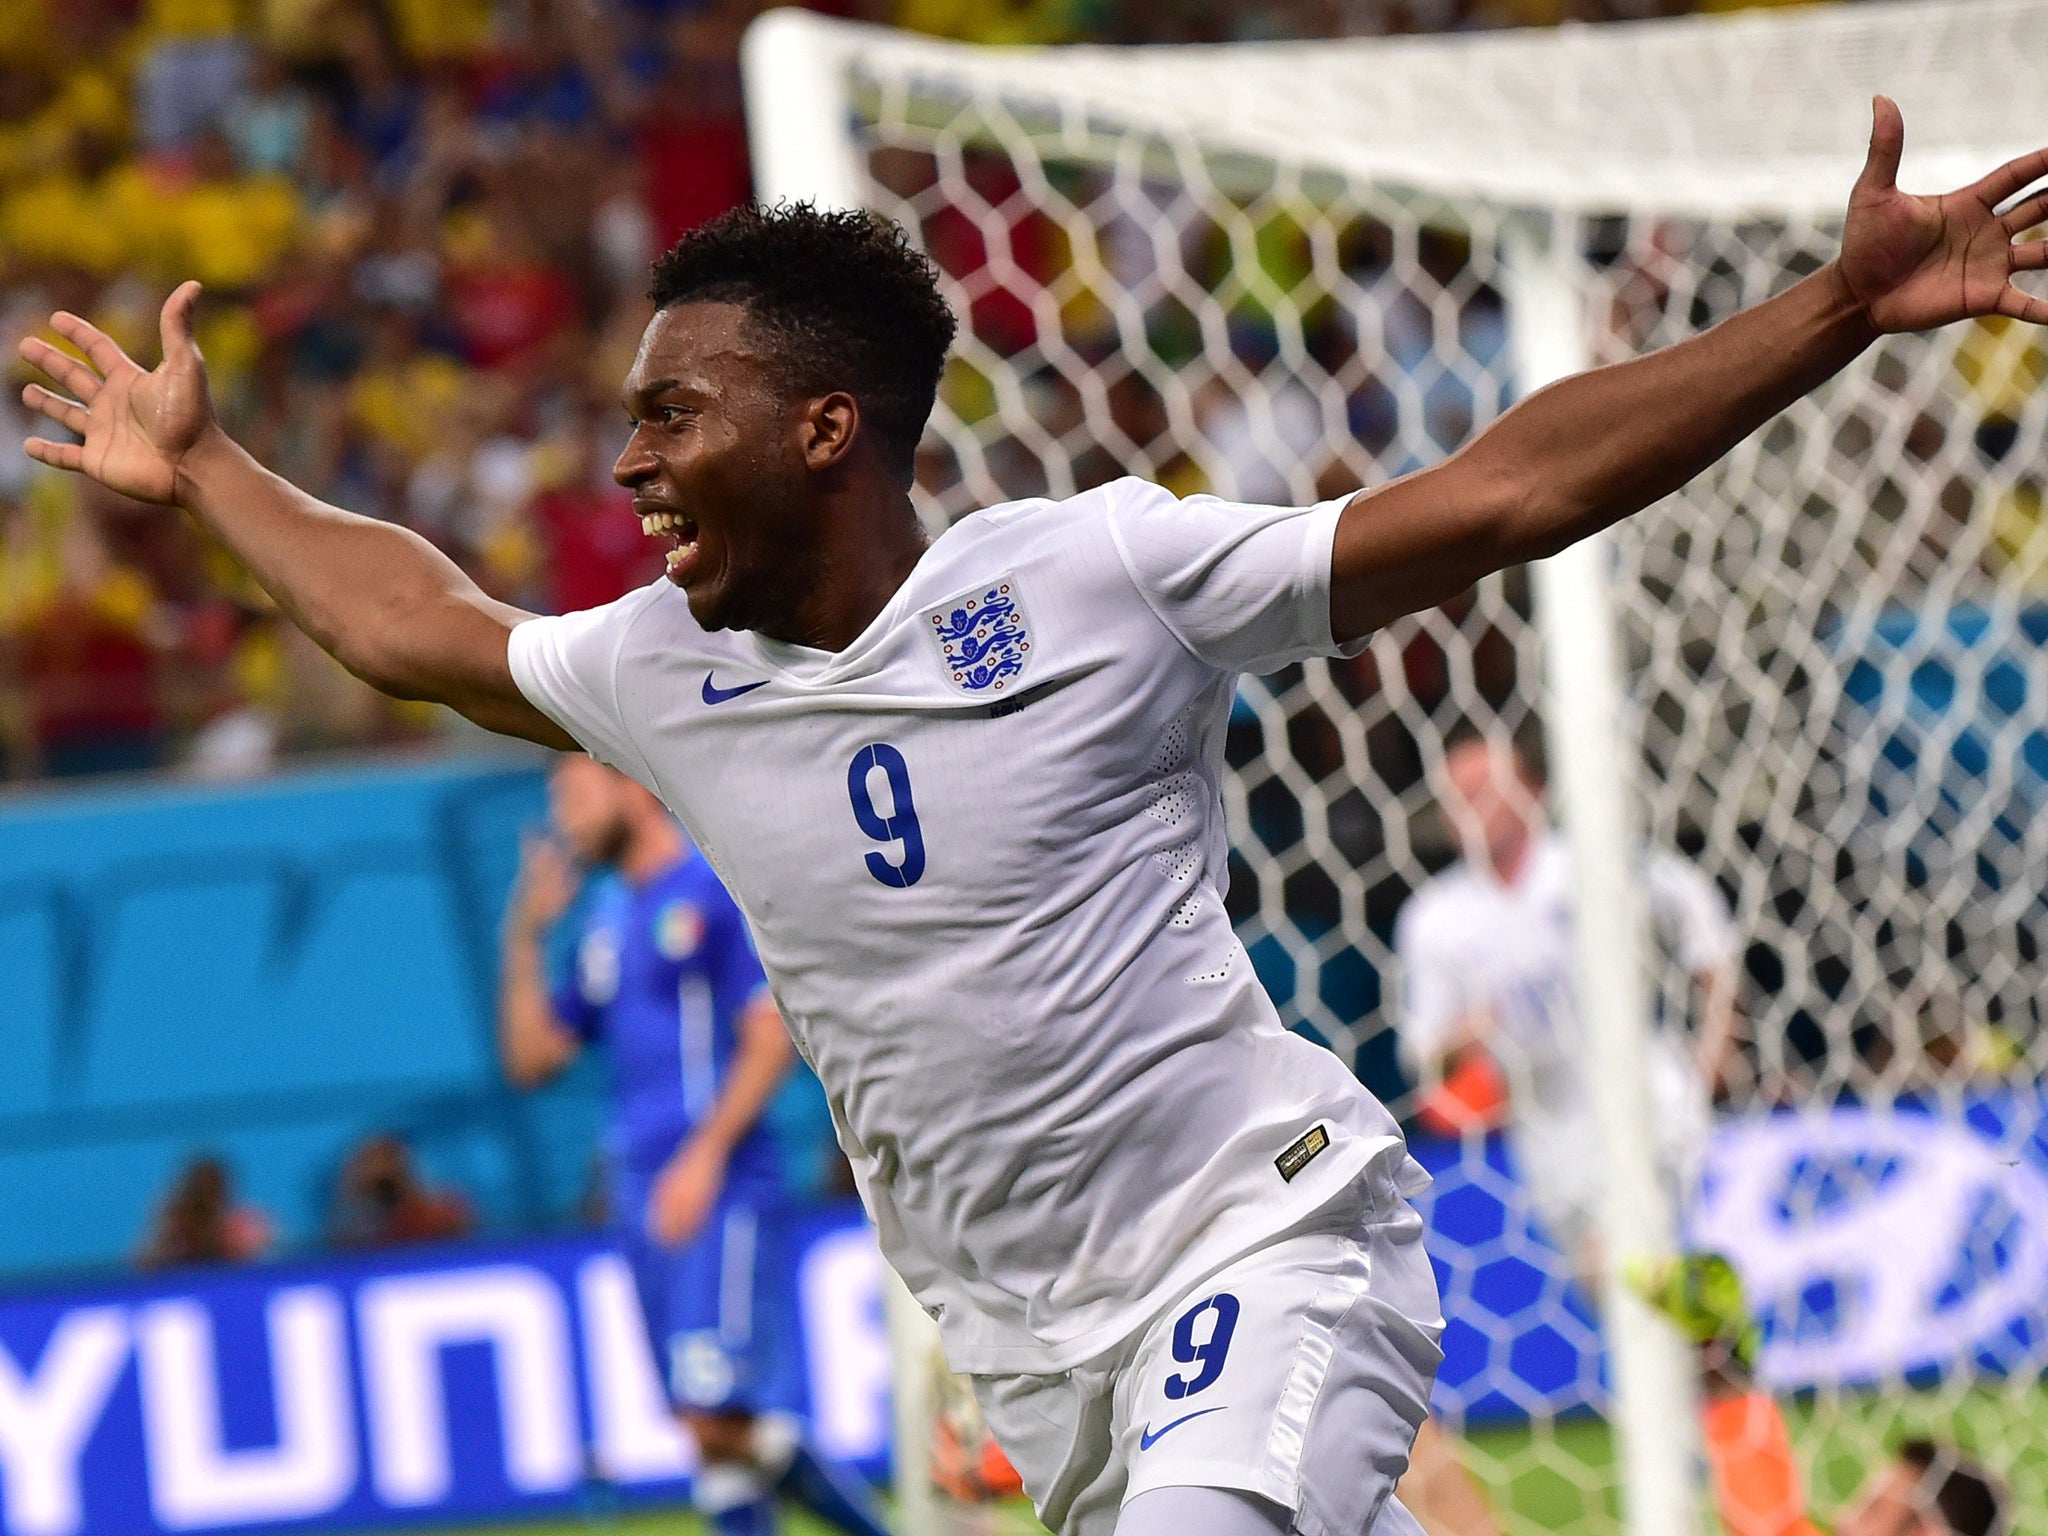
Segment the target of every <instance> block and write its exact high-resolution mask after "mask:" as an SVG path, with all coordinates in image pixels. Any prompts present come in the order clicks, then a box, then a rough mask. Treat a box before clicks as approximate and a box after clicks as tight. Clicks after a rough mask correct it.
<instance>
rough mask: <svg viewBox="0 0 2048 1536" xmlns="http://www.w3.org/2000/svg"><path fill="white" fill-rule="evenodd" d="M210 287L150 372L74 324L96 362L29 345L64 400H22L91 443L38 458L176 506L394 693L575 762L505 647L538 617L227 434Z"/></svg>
mask: <svg viewBox="0 0 2048 1536" xmlns="http://www.w3.org/2000/svg"><path fill="white" fill-rule="evenodd" d="M198 298H199V285H198V284H197V283H186V284H185V285H184V286H183V287H181V288H179V289H178V291H177V292H175V293H173V294H172V295H171V296H170V298H169V299H168V300H166V301H165V303H164V309H163V317H162V331H163V346H164V360H163V362H162V363H161V364H160V365H159V366H158V367H157V368H156V369H155V370H154V371H153V372H148V373H145V372H144V371H143V370H142V369H141V368H140V367H138V366H137V365H136V364H135V362H134V361H133V360H132V359H131V358H130V357H129V356H128V355H127V354H126V353H125V352H123V351H122V350H121V349H120V347H118V346H116V345H115V344H114V342H113V341H112V340H111V339H110V338H109V337H107V336H106V335H105V334H104V333H103V332H101V331H99V330H98V329H96V328H95V327H93V326H91V325H89V324H87V323H86V322H85V321H83V320H81V319H79V318H78V317H77V316H76V315H70V314H59V315H56V316H53V317H52V319H51V322H50V323H51V325H52V327H53V328H54V329H55V330H56V331H57V333H58V334H59V335H60V336H62V337H64V338H65V339H66V340H67V341H70V342H72V343H74V344H75V345H76V346H77V347H78V349H79V350H80V351H81V352H83V353H84V354H85V356H86V358H87V359H88V360H89V362H90V364H91V366H90V367H88V366H87V365H86V363H81V362H79V361H78V359H76V358H74V357H72V356H70V355H69V354H68V353H65V352H62V351H59V350H58V349H57V348H56V347H53V346H51V345H50V344H49V343H48V342H46V341H43V340H41V339H39V338H35V337H31V338H29V339H28V340H26V341H24V342H23V343H22V344H21V352H22V356H23V357H25V358H27V359H28V361H29V362H31V363H33V364H34V365H35V366H36V367H37V368H39V369H41V370H42V371H43V372H44V373H45V374H46V375H48V376H49V377H50V378H51V379H52V380H53V381H54V382H55V383H56V384H57V385H58V387H59V388H60V389H61V390H63V391H64V393H62V394H58V393H56V392H54V391H52V390H49V389H45V388H44V387H43V386H42V385H40V384H31V385H29V386H28V388H27V389H26V390H24V391H23V393H22V398H23V399H24V400H25V401H26V402H27V403H28V404H29V405H30V406H32V407H34V408H35V409H36V410H38V411H40V412H42V414H43V415H45V416H47V417H49V418H50V419H51V420H52V421H54V422H56V423H57V424H58V425H59V426H61V427H64V428H66V429H68V430H70V431H72V432H74V433H76V434H78V435H79V436H80V437H82V438H83V439H84V441H83V442H82V443H54V442H48V441H45V440H43V439H40V438H31V439H29V441H28V443H27V445H26V446H27V449H28V452H29V455H30V457H32V458H35V459H38V460H40V461H41V462H43V463H45V464H49V465H53V466H55V467H56V468H58V469H69V470H76V471H78V472H79V473H82V474H86V475H90V476H91V477H92V478H93V479H95V480H98V481H100V482H101V483H102V484H103V485H105V486H107V487H108V488H109V489H111V490H115V491H119V492H121V493H122V494H123V495H126V496H133V497H135V498H137V499H138V500H141V501H156V502H175V503H176V504H178V505H179V506H182V507H184V508H185V509H186V510H188V511H189V512H191V513H192V515H193V516H194V517H196V518H197V519H198V520H199V522H200V524H201V525H202V526H203V527H205V528H206V529H207V530H208V531H209V532H211V533H212V534H214V535H215V536H216V537H217V538H219V539H220V541H221V542H222V543H223V544H225V545H227V547H228V548H229V549H231V550H233V551H234V553H235V554H236V555H237V556H238V557H239V558H240V559H241V561H242V562H243V564H245V565H247V566H248V567H249V570H250V571H251V573H253V574H254V576H255V577H256V579H257V581H258V582H260V583H261V584H262V586H263V589H264V590H265V591H266V592H268V593H269V594H270V595H271V596H272V597H274V598H275V599H277V602H278V606H279V607H281V608H283V609H284V611H285V612H286V613H287V614H288V615H290V617H291V619H292V621H293V622H294V623H296V624H297V625H298V626H299V627H300V628H301V629H303V630H305V632H306V633H307V634H308V635H310V636H312V638H313V639H314V641H316V642H317V643H318V644H319V645H320V647H321V648H322V649H323V650H325V651H327V652H328V653H329V654H330V655H332V656H333V657H334V658H335V659H336V660H337V661H339V662H340V663H341V664H342V665H343V666H345V667H347V668H348V669H349V671H351V672H353V673H355V674H356V676H358V677H360V678H362V679H363V680H364V681H365V682H367V683H369V684H370V685H371V686H373V687H375V688H379V689H381V690H383V691H384V692H385V693H389V694H393V695H395V696H397V697H399V698H406V699H429V700H432V701H433V702H435V703H438V704H446V705H448V706H449V707H450V708H452V709H456V710H459V711H460V712H461V713H463V714H465V715H467V716H468V717H469V718H470V719H472V720H474V721H475V722H476V723H477V724H479V725H482V726H485V727H487V728H488V729H490V730H494V731H502V732H504V733H506V734H507V735H512V736H524V737H527V738H528V739H529V740H532V741H538V742H541V743H543V744H545V745H547V746H551V747H564V748H568V747H573V746H574V743H573V742H571V741H570V740H569V738H568V736H567V735H566V734H564V732H563V731H562V730H561V728H560V727H559V726H557V725H556V724H555V723H554V722H553V721H551V720H549V719H548V718H547V717H546V716H545V715H543V714H542V713H541V712H540V711H539V710H537V709H535V708H534V707H533V706H532V705H531V704H529V703H527V702H526V700H525V698H524V697H523V696H522V695H521V694H520V692H519V688H518V686H517V684H515V683H514V682H513V680H512V672H511V667H510V665H509V663H508V661H507V659H506V641H507V638H508V637H509V636H510V634H511V633H512V627H513V626H514V625H515V624H517V623H518V622H519V621H520V620H521V619H523V618H526V617H527V615H526V614H524V613H522V612H520V611H519V610H518V609H516V608H513V607H511V606H510V605H508V604H505V603H500V602H497V601H495V600H494V599H492V598H490V597H488V596H486V595H485V594H484V593H483V591H482V590H481V589H479V588H478V587H477V585H476V583H474V582H473V581H471V580H470V579H469V578H468V577H467V576H465V575H464V574H463V573H462V571H461V569H460V568H459V567H457V566H456V564H455V563H454V562H453V561H452V560H450V559H448V557H447V556H445V555H443V554H442V553H441V552H440V551H439V550H437V549H435V548H434V547H433V545H431V544H429V543H428V542H427V541H426V540H425V539H423V538H421V537H420V536H419V535H418V534H415V533H413V532H411V531H409V530H407V529H404V528H399V527H395V526H393V525H392V524H390V523H383V522H379V521H377V520H376V519H375V518H368V517H358V516H356V515H355V514H353V513H350V512H343V511H341V510H340V509H339V508H337V507H330V506H328V505H327V504H326V503H324V502H321V501H316V500H315V499H314V498H313V497H311V496H308V495H307V494H306V493H305V492H303V491H301V490H299V489H298V488H297V487H296V486H293V485H291V484H290V483H288V482H287V481H284V480H282V479H279V478H278V477H277V476H276V475H273V474H271V473H270V472H269V471H268V470H266V469H264V468H263V466H262V465H260V464H258V463H257V462H256V461H255V460H254V459H252V458H251V457H250V456H249V455H248V454H247V453H245V452H243V450H242V449H241V448H240V446H238V445H237V444H236V443H235V442H234V441H233V440H232V439H231V438H229V437H228V435H227V433H226V432H224V431H222V430H221V427H220V424H219V422H218V421H216V420H215V419H214V414H213V404H212V401H211V400H210V399H209V398H208V396H207V388H206V365H205V363H204V361H203V360H202V359H201V358H200V356H199V348H198V346H197V345H196V344H195V343H194V342H193V339H192V308H193V305H194V304H195V303H196V302H197V301H198Z"/></svg>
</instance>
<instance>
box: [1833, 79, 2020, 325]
mask: <svg viewBox="0 0 2048 1536" xmlns="http://www.w3.org/2000/svg"><path fill="white" fill-rule="evenodd" d="M1905 147H1906V124H1905V119H1904V118H1903V117H1901V116H1900V114H1899V108H1898V103H1896V102H1894V101H1893V100H1892V99H1891V98H1890V97H1889V96H1880V97H1878V98H1877V101H1876V105H1875V109H1874V121H1873V124H1872V127H1871V132H1870V158H1869V159H1868V160H1867V161H1865V162H1864V166H1863V174H1862V175H1861V176H1859V177H1857V178H1856V190H1855V191H1854V192H1852V193H1851V194H1850V196H1849V216H1848V220H1847V222H1846V223H1845V224H1844V226H1843V229H1842V255H1841V259H1840V262H1839V264H1838V265H1839V267H1840V270H1841V274H1842V279H1843V281H1844V282H1846V283H1847V284H1848V286H1849V290H1850V292H1851V293H1852V294H1854V295H1855V297H1856V299H1857V301H1858V302H1859V303H1860V304H1862V306H1863V308H1864V310H1865V312H1866V313H1867V314H1868V315H1869V316H1870V321H1871V324H1873V325H1874V326H1876V327H1877V328H1878V329H1879V330H1881V331H1924V330H1931V329H1933V328H1934V327H1935V326H1939V325H1947V324H1949V323H1950V322H1952V321H1956V320H1967V319H1971V318H1973V317H1975V316H1980V315H2009V316H2011V317H2012V318H2013V319H2015V320H2029V321H2032V322H2033V323H2034V324H2036V325H2048V299H2042V298H2036V297H2034V296H2033V295H2032V294H2029V293H2027V292H2025V291H2023V290H2022V289H2020V288H2019V287H2017V286H2016V285H2015V284H2014V283H2013V281H2012V278H2013V274H2014V273H2015V272H2038V271H2040V270H2042V269H2043V268H2048V240H2021V239H2020V238H2019V237H2020V236H2022V235H2024V234H2026V233H2027V232H2028V231H2029V230H2031V229H2033V228H2035V227H2036V226H2037V225H2040V224H2042V223H2043V222H2048V191H2037V192H2035V193H2034V194H2033V195H2032V196H2030V197H2027V198H2025V199H2023V200H2022V201H2021V202H2019V203H2018V204H2016V205H2015V206H2014V207H2012V208H2011V209H2009V210H2008V211H2006V212H2005V213H2000V212H1999V211H1998V209H1999V205H2000V204H2002V203H2005V202H2007V201H2008V200H2010V199H2011V198H2013V197H2016V196H2018V194H2020V193H2021V192H2024V191H2025V190H2026V189H2027V188H2028V187H2030V186H2032V185H2033V184H2034V183H2035V182H2037V181H2040V180H2041V179H2042V178H2043V177H2048V149H2044V150H2038V151H2036V152H2035V153H2033V154H2031V155H2022V156H2021V157H2020V158H2019V159H2017V160H2013V161H2010V162H2008V163H2007V164H2005V165H2002V166H2000V167H1999V168H1998V169H1997V170H1995V171H1993V172H1992V173H1991V174H1990V175H1989V176H1986V177H1985V178H1984V179H1983V180H1982V181H1979V182H1976V183H1974V184H1973V185H1971V186H1967V187H1964V188H1963V189H1962V190H1961V191H1959V192H1950V193H1947V194H1945V195H1943V196H1940V197H1914V196H1912V195H1910V194H1908V193H1905V192H1901V191H1900V190H1899V186H1898V174H1899V156H1900V155H1901V154H1902V153H1903V152H1904V150H1905Z"/></svg>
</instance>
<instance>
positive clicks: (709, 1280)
mask: <svg viewBox="0 0 2048 1536" xmlns="http://www.w3.org/2000/svg"><path fill="white" fill-rule="evenodd" d="M652 1177H653V1176H652V1175H651V1174H645V1175H635V1174H627V1173H622V1174H620V1175H619V1176H617V1177H615V1178H614V1179H613V1181H612V1200H613V1206H612V1209H613V1219H614V1228H615V1231H614V1236H615V1238H616V1240H617V1242H618V1244H619V1247H620V1250H621V1251H622V1252H623V1253H624V1254H625V1256H626V1261H627V1263H628V1264H630V1265H631V1266H632V1270H633V1282H634V1285H635V1287H636V1288H637V1289H638V1291H639V1293H640V1310H641V1313H642V1315H643V1316H644V1317H645V1318H646V1321H647V1338H648V1342H649V1344H650V1345H652V1346H653V1349H654V1359H655V1363H656V1364H657V1365H658V1366H659V1367H660V1368H661V1375H662V1379H663V1381H665V1382H666V1383H667V1385H668V1393H669V1400H670V1401H671V1402H673V1403H674V1404H675V1406H676V1407H678V1408H685V1409H698V1410H701V1411H704V1412H711V1413H718V1412H739V1413H760V1412H766V1411H768V1410H770V1409H786V1410H790V1411H795V1410H797V1409H798V1408H800V1407H801V1406H802V1400H803V1393H802V1383H801V1380H800V1375H799V1373H800V1371H801V1368H802V1362H801V1349H800V1346H799V1344H798V1340H797V1316H796V1295H795V1283H794V1278H793V1276H792V1275H791V1273H790V1266H789V1265H788V1264H787V1263H785V1262H783V1253H782V1248H783V1242H784V1234H783V1228H784V1222H783V1221H782V1219H781V1212H780V1210H779V1204H780V1202H778V1201H775V1200H772V1199H770V1200H761V1199H758V1198H756V1199H750V1198H748V1197H747V1194H746V1192H744V1191H741V1192H734V1191H728V1192H727V1193H726V1194H725V1195H724V1196H722V1197H721V1198H720V1200H719V1202H718V1204H717V1205H716V1206H715V1207H713V1209H712V1212H711V1215H710V1217H709V1218H708V1219H707V1220H706V1221H705V1223H704V1226H703V1228H702V1229H701V1230H700V1231H699V1232H698V1233H697V1235H696V1236H695V1237H693V1238H691V1239H690V1241H689V1242H687V1243H685V1244H683V1245H682V1246H681V1247H680V1248H665V1247H663V1246H661V1245H660V1244H659V1243H656V1242H655V1241H654V1240H653V1239H652V1238H651V1237H649V1236H648V1235H647V1229H646V1226H645V1224H644V1223H645V1217H646V1211H647V1195H648V1190H649V1187H650V1185H651V1183H652Z"/></svg>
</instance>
